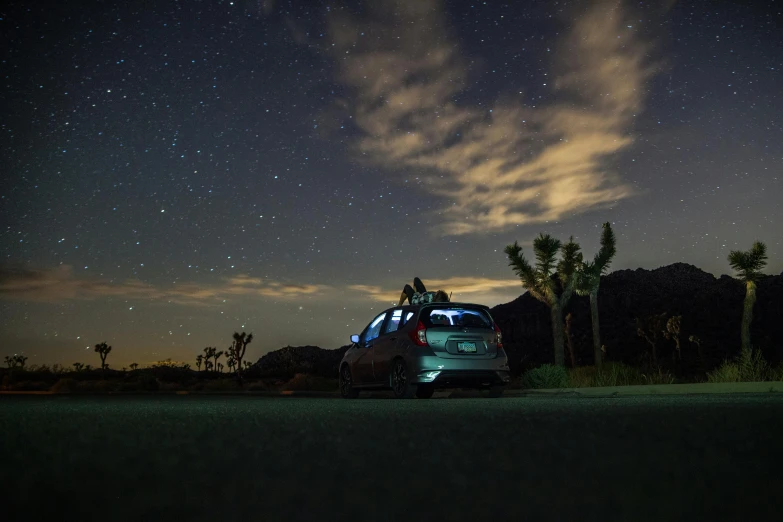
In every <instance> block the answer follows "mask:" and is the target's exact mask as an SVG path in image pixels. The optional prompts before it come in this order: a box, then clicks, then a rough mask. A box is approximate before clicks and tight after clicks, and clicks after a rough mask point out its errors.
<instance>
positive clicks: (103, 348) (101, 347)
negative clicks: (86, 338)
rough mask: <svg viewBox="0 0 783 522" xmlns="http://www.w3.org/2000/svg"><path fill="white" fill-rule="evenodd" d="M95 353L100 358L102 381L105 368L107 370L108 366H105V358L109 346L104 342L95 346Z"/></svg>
mask: <svg viewBox="0 0 783 522" xmlns="http://www.w3.org/2000/svg"><path fill="white" fill-rule="evenodd" d="M95 352H96V353H97V354H98V355H100V356H101V379H103V375H104V372H105V370H106V368H108V366H109V365H108V364H106V357H107V356H108V355H109V352H111V346H109V345H108V344H106V343H105V342H102V343H99V344H96V345H95Z"/></svg>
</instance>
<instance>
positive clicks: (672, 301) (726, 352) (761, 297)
mask: <svg viewBox="0 0 783 522" xmlns="http://www.w3.org/2000/svg"><path fill="white" fill-rule="evenodd" d="M781 295H783V274H781V275H778V276H764V277H763V278H762V279H761V280H760V281H759V284H758V292H757V297H758V299H757V301H756V306H755V308H754V317H753V325H752V330H751V339H752V341H753V344H754V345H755V346H757V347H759V348H761V349H762V351H763V352H764V355H765V356H766V357H767V360H769V361H770V362H773V363H777V362H778V361H779V360H780V359H781V355H783V354H782V353H781V352H783V324H782V322H781V320H780V318H783V306H781ZM744 296H745V287H744V285H743V283H741V282H740V281H738V280H736V279H734V278H732V277H729V276H725V275H724V276H721V277H720V278H716V277H715V276H713V275H711V274H708V273H706V272H704V271H702V270H700V269H698V268H696V267H694V266H692V265H688V264H685V263H676V264H673V265H669V266H664V267H661V268H658V269H655V270H644V269H637V270H618V271H617V272H613V273H611V274H609V275H607V276H604V277H602V278H601V287H600V291H599V296H598V311H599V317H600V319H601V342H602V343H603V344H604V345H605V346H606V347H607V356H608V359H610V360H620V361H623V362H627V363H631V364H640V363H641V362H642V361H644V360H645V359H646V358H647V355H646V354H647V353H648V346H649V345H647V343H646V342H645V341H644V340H643V339H642V338H640V337H638V336H637V334H636V330H637V328H636V319H637V318H644V317H647V316H650V315H653V314H661V313H666V314H668V316H672V315H681V316H682V327H681V339H682V352H683V354H682V357H683V360H682V362H680V363H677V364H674V363H672V358H673V355H674V343H673V341H666V340H665V339H660V340H659V342H658V352H659V358H660V359H661V360H662V362H667V358H668V363H671V365H672V366H673V368H672V369H674V370H676V371H678V373H686V374H687V373H698V372H701V371H704V370H705V369H710V368H712V367H714V366H715V365H717V364H718V363H719V362H720V361H721V360H723V359H725V358H726V357H731V356H734V355H735V354H737V353H738V352H739V348H740V323H741V320H742V304H743V299H744ZM568 312H571V313H572V314H573V328H572V331H573V339H574V346H575V352H576V359H577V364H579V365H587V364H593V355H592V353H593V352H592V337H591V336H592V333H591V327H590V305H589V300H588V298H587V297H579V296H574V297H573V298H572V300H571V302H570V303H569V305H568V306H567V308H566V310H565V313H564V314H563V316H564V317H565V315H566V314H567V313H568ZM492 314H493V317H494V318H495V320H496V321H497V322H498V324H499V325H500V328H501V330H502V332H503V336H504V339H505V344H506V347H507V351H508V352H509V358H510V359H511V361H510V362H511V364H512V366H513V367H514V369H515V371H519V370H520V369H521V368H520V366H522V367H526V366H528V365H535V364H540V363H543V362H552V360H553V355H552V331H551V320H550V317H549V309H548V308H547V307H546V306H545V305H543V304H542V303H540V302H538V301H536V300H535V299H534V298H533V297H532V296H530V295H529V294H527V293H525V294H523V295H522V296H520V297H519V298H517V299H515V300H514V301H512V302H510V303H506V304H502V305H498V306H496V307H495V308H493V309H492ZM690 335H695V336H697V337H699V338H700V339H701V341H702V348H703V355H704V357H703V359H704V360H701V359H700V358H699V356H698V353H697V350H696V345H694V344H692V343H690V342H688V337H689V336H690ZM566 360H568V356H566Z"/></svg>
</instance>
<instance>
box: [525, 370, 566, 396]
mask: <svg viewBox="0 0 783 522" xmlns="http://www.w3.org/2000/svg"><path fill="white" fill-rule="evenodd" d="M522 383H523V387H524V388H528V389H533V390H537V389H546V388H566V387H568V373H567V372H566V369H565V368H564V367H562V366H555V365H554V364H544V365H541V366H539V367H538V368H532V369H530V370H528V371H526V372H525V373H524V374H523V375H522Z"/></svg>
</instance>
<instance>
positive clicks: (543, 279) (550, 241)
mask: <svg viewBox="0 0 783 522" xmlns="http://www.w3.org/2000/svg"><path fill="white" fill-rule="evenodd" d="M504 251H505V253H506V255H507V256H508V259H509V266H511V267H513V269H514V272H515V273H516V274H517V275H518V276H519V278H520V279H521V280H522V286H524V287H525V288H526V289H527V291H528V292H530V295H532V296H533V297H535V298H536V299H538V300H539V301H541V302H542V303H544V304H545V305H547V306H548V307H549V311H550V315H551V317H552V336H553V337H554V349H555V364H556V365H558V366H565V343H564V337H563V308H565V306H566V305H567V304H568V301H569V299H571V294H573V292H574V286H575V283H576V279H577V278H576V277H575V273H576V268H577V266H579V265H580V264H581V263H582V254H581V253H580V252H579V245H578V244H577V243H574V238H573V237H571V238H570V239H569V241H568V243H566V244H562V243H561V242H560V240H559V239H555V238H553V237H552V236H550V235H549V234H539V235H538V237H537V238H536V239H535V240H533V252H534V253H535V256H536V266H535V268H533V267H532V266H531V265H530V263H529V262H528V261H527V259H525V256H524V254H522V247H521V246H519V244H517V242H516V241H515V242H514V244H513V245H508V246H507V247H506V248H505V250H504ZM558 252H560V254H561V259H560V261H559V262H557V254H558ZM555 269H557V276H558V279H559V282H560V285H559V288H558V285H557V281H556V280H555V278H554V277H553V276H554V271H555Z"/></svg>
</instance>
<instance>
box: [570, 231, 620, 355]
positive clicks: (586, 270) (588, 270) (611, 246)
mask: <svg viewBox="0 0 783 522" xmlns="http://www.w3.org/2000/svg"><path fill="white" fill-rule="evenodd" d="M616 253H617V249H616V248H615V239H614V232H613V231H612V225H610V224H609V223H608V222H607V223H604V225H603V230H602V231H601V248H600V249H599V250H598V253H597V254H596V255H595V257H594V258H593V260H592V261H585V262H583V263H581V265H580V266H579V271H578V273H577V284H576V293H577V294H579V295H588V296H590V318H591V319H592V323H593V358H594V359H595V367H596V369H598V370H600V369H601V359H602V357H601V323H600V322H599V320H598V287H599V286H600V285H601V276H602V275H604V274H605V273H606V271H607V270H608V269H609V264H610V263H611V262H612V258H613V257H614V255H615V254H616Z"/></svg>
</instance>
